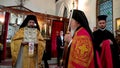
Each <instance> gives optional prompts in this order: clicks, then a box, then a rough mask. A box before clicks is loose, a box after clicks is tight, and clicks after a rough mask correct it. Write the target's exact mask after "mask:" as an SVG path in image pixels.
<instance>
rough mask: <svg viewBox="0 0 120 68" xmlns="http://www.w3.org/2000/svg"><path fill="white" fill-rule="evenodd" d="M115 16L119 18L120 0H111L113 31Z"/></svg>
mask: <svg viewBox="0 0 120 68" xmlns="http://www.w3.org/2000/svg"><path fill="white" fill-rule="evenodd" d="M116 18H120V0H113V26H114V32H115V28H116V27H115V25H116V22H115V20H116Z"/></svg>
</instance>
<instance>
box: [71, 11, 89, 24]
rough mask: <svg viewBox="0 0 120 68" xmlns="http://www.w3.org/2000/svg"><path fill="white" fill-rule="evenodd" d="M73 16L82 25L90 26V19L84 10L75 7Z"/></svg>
mask: <svg viewBox="0 0 120 68" xmlns="http://www.w3.org/2000/svg"><path fill="white" fill-rule="evenodd" d="M72 18H73V19H74V20H76V21H77V22H78V23H80V24H81V26H86V25H87V26H88V20H87V18H86V16H85V14H84V12H83V11H81V10H76V9H74V10H73V15H72Z"/></svg>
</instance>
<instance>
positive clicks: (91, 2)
mask: <svg viewBox="0 0 120 68" xmlns="http://www.w3.org/2000/svg"><path fill="white" fill-rule="evenodd" d="M81 2H83V3H81ZM78 4H79V5H78V9H80V10H82V11H84V12H85V14H86V16H87V18H88V21H89V26H90V28H91V30H93V27H95V26H96V0H78Z"/></svg>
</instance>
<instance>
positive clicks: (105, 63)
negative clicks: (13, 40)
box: [100, 40, 113, 68]
mask: <svg viewBox="0 0 120 68" xmlns="http://www.w3.org/2000/svg"><path fill="white" fill-rule="evenodd" d="M100 59H101V63H102V68H113V63H112V53H111V48H110V41H109V40H105V41H103V42H102V52H101V55H100Z"/></svg>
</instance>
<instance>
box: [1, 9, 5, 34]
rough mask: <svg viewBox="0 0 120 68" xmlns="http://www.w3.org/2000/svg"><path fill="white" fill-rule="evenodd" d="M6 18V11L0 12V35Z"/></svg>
mask: <svg viewBox="0 0 120 68" xmlns="http://www.w3.org/2000/svg"><path fill="white" fill-rule="evenodd" d="M4 20H5V12H2V11H1V12H0V35H1V34H2V26H3V24H4Z"/></svg>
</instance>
